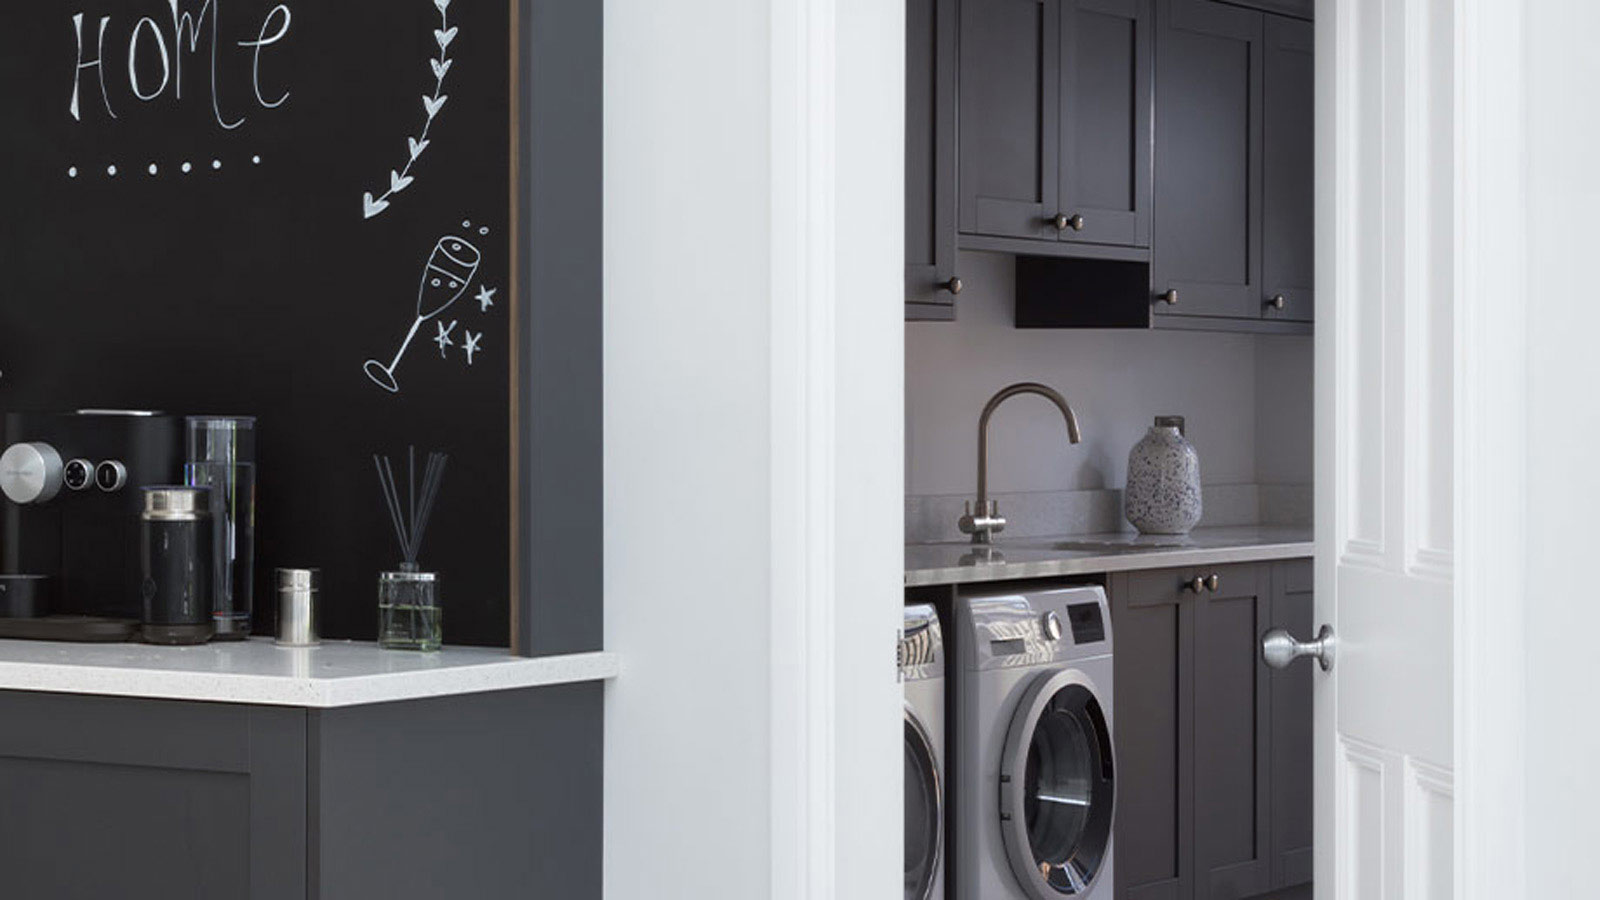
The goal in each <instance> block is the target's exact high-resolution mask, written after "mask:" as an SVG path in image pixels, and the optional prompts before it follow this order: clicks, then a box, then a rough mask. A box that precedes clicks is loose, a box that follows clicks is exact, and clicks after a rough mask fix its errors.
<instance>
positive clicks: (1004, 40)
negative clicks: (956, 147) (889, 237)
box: [959, 0, 1061, 240]
mask: <svg viewBox="0 0 1600 900" xmlns="http://www.w3.org/2000/svg"><path fill="white" fill-rule="evenodd" d="M1060 10H1061V8H1060V5H1059V3H1058V2H1056V0H1050V2H1044V3H1041V2H1040V0H985V2H971V3H963V4H961V10H960V22H961V25H960V34H959V40H960V44H961V47H960V51H959V59H960V79H959V80H960V120H961V125H960V131H961V140H960V147H961V179H960V181H961V188H960V190H961V204H960V206H961V209H960V218H961V231H962V232H963V233H966V234H975V235H987V236H992V237H1013V238H1048V239H1051V240H1054V239H1055V229H1054V228H1053V227H1050V226H1049V225H1047V223H1046V218H1047V217H1050V216H1054V215H1055V214H1056V210H1055V209H1053V208H1048V207H1054V205H1055V203H1056V200H1057V196H1058V190H1057V168H1058V166H1059V161H1060V160H1059V154H1058V148H1057V141H1058V124H1057V123H1058V121H1059V117H1060V97H1059V87H1058V85H1057V83H1056V79H1055V78H1054V77H1053V73H1055V72H1056V71H1057V67H1058V64H1059V58H1060V46H1061V45H1060V41H1059V40H1058V32H1059V27H1060V25H1059V22H1060Z"/></svg>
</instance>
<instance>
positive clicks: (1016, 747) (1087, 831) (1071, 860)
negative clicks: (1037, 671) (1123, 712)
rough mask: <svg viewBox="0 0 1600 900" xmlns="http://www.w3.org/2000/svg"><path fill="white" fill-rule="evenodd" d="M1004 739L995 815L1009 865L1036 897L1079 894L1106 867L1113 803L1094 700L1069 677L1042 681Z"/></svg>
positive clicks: (1105, 733)
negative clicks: (999, 798) (1002, 824)
mask: <svg viewBox="0 0 1600 900" xmlns="http://www.w3.org/2000/svg"><path fill="white" fill-rule="evenodd" d="M1010 735H1011V736H1010V740H1008V741H1007V753H1006V761H1007V763H1006V764H1007V771H1006V773H1005V775H1006V776H1007V777H1005V778H1002V801H1001V813H1002V816H1001V818H1002V821H1003V822H1005V824H1006V826H1007V827H1006V828H1005V829H1004V830H1005V835H1006V843H1007V851H1008V855H1009V856H1010V857H1011V862H1012V868H1013V869H1014V870H1015V871H1016V875H1017V878H1018V879H1019V881H1021V882H1022V883H1023V885H1024V886H1025V887H1026V888H1028V890H1029V892H1030V893H1031V894H1032V895H1033V896H1034V897H1036V898H1040V900H1050V898H1053V897H1060V896H1074V895H1079V894H1083V893H1086V892H1087V891H1088V890H1089V889H1090V888H1091V887H1092V886H1093V885H1094V882H1095V879H1096V878H1097V877H1098V876H1099V874H1100V870H1101V868H1102V866H1103V864H1104V863H1105V862H1106V855H1107V850H1108V849H1109V846H1110V841H1111V814H1112V810H1113V808H1114V806H1115V802H1116V796H1115V795H1116V786H1115V781H1114V778H1113V773H1112V750H1111V729H1110V728H1109V727H1108V725H1107V723H1106V717H1105V712H1104V710H1102V709H1101V706H1100V701H1099V700H1098V699H1097V698H1096V697H1095V694H1094V691H1093V690H1092V686H1091V685H1090V684H1089V683H1088V681H1087V679H1085V678H1084V677H1083V676H1082V675H1080V674H1078V673H1076V672H1061V673H1057V674H1056V675H1054V676H1048V677H1046V678H1042V679H1041V680H1040V682H1039V683H1037V684H1035V686H1034V688H1033V689H1032V690H1031V691H1030V692H1029V693H1028V694H1027V695H1025V697H1024V700H1023V703H1022V704H1021V706H1020V708H1019V710H1018V719H1017V721H1015V722H1013V723H1012V729H1011V732H1010ZM1018 775H1020V776H1021V777H1020V778H1019V777H1017V776H1018ZM1019 808H1020V811H1021V813H1022V814H1021V815H1016V814H1015V813H1016V811H1017V810H1018V809H1019Z"/></svg>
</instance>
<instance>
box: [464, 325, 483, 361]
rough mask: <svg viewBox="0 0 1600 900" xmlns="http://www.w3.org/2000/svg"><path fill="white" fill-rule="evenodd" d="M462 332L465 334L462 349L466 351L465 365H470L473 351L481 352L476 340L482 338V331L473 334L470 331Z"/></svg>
mask: <svg viewBox="0 0 1600 900" xmlns="http://www.w3.org/2000/svg"><path fill="white" fill-rule="evenodd" d="M463 333H464V334H465V335H466V336H467V345H466V347H464V348H462V349H464V350H466V351H467V365H469V366H470V365H472V355H473V354H474V353H480V352H482V350H481V349H480V348H479V347H478V342H479V341H481V340H483V332H481V331H480V332H478V333H477V334H473V333H472V332H470V331H467V332H463Z"/></svg>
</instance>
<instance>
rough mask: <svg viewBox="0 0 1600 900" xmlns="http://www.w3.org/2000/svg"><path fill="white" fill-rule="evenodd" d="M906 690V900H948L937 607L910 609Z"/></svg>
mask: <svg viewBox="0 0 1600 900" xmlns="http://www.w3.org/2000/svg"><path fill="white" fill-rule="evenodd" d="M899 662H900V681H901V683H902V684H903V685H904V686H905V698H906V699H905V754H906V760H905V766H906V799H905V804H906V816H905V818H906V854H905V855H906V890H905V900H944V864H945V860H944V817H945V767H944V760H945V754H944V728H945V707H944V704H945V692H944V684H945V679H944V640H943V632H942V631H941V629H940V628H939V616H938V614H937V613H936V612H935V611H934V609H933V607H931V606H908V607H906V612H905V625H904V628H903V630H902V631H901V636H900V652H899Z"/></svg>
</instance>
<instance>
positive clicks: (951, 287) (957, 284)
mask: <svg viewBox="0 0 1600 900" xmlns="http://www.w3.org/2000/svg"><path fill="white" fill-rule="evenodd" d="M939 287H941V288H943V289H944V290H947V291H949V292H950V293H951V295H952V296H953V295H955V294H959V293H961V289H962V288H964V287H966V285H964V284H962V283H961V279H959V278H952V279H950V280H949V281H946V282H944V283H943V284H940V285H939Z"/></svg>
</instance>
